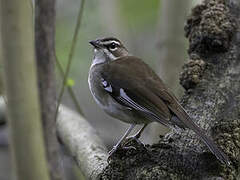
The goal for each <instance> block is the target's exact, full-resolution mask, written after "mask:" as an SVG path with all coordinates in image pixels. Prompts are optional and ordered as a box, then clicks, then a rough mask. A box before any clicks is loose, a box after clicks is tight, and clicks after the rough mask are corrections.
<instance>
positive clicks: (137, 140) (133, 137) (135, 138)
mask: <svg viewBox="0 0 240 180" xmlns="http://www.w3.org/2000/svg"><path fill="white" fill-rule="evenodd" d="M147 125H148V124H144V126H143V127H142V128H141V129H140V130H139V131H138V132H137V133H136V134H135V135H133V136H129V137H127V138H126V142H125V143H124V144H127V143H129V142H130V141H131V140H132V139H134V140H136V142H137V143H138V144H143V143H142V142H141V141H140V140H139V138H140V137H141V134H142V132H143V130H144V129H145V128H146V127H147ZM143 145H144V144H143Z"/></svg>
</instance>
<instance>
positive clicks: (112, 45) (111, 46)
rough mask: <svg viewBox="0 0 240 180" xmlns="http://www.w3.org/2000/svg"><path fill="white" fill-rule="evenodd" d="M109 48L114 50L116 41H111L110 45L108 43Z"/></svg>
mask: <svg viewBox="0 0 240 180" xmlns="http://www.w3.org/2000/svg"><path fill="white" fill-rule="evenodd" d="M109 49H110V50H112V51H113V50H116V49H117V44H116V43H114V42H112V43H111V44H110V45H109Z"/></svg>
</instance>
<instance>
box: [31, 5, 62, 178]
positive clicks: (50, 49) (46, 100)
mask: <svg viewBox="0 0 240 180" xmlns="http://www.w3.org/2000/svg"><path fill="white" fill-rule="evenodd" d="M35 42H36V57H37V67H38V69H37V70H38V85H39V90H40V101H41V110H42V119H43V128H44V136H45V143H46V147H47V157H48V162H49V168H50V174H51V179H53V180H59V179H64V175H63V172H64V171H63V167H62V163H61V162H62V161H61V159H60V151H59V144H58V141H57V136H56V122H55V113H56V80H55V70H54V66H55V0H52V1H48V0H36V3H35Z"/></svg>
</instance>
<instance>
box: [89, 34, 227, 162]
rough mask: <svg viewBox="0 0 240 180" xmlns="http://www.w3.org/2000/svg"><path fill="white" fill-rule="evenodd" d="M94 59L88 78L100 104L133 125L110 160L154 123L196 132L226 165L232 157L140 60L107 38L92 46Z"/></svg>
mask: <svg viewBox="0 0 240 180" xmlns="http://www.w3.org/2000/svg"><path fill="white" fill-rule="evenodd" d="M89 43H90V44H91V45H92V46H93V51H94V53H93V54H94V56H93V60H92V63H91V66H90V70H89V74H88V84H89V89H90V91H91V94H92V96H93V98H94V100H95V101H96V103H97V104H98V105H99V106H100V107H101V108H102V109H103V110H104V111H105V112H106V113H107V114H108V115H110V116H112V117H114V118H116V119H118V120H121V121H123V122H125V123H128V124H130V127H129V128H128V129H127V131H126V132H125V134H124V135H123V136H122V137H121V138H120V140H119V141H118V142H117V144H116V145H115V146H113V148H112V150H111V151H110V152H109V154H110V156H111V155H112V154H113V153H114V152H115V151H116V150H117V149H118V148H119V147H121V145H122V143H123V142H124V141H125V140H126V139H127V138H129V137H128V136H129V134H130V133H131V131H132V130H133V129H134V127H135V126H136V125H142V127H141V129H140V130H139V131H138V132H137V133H136V134H135V135H134V136H132V137H133V138H135V139H139V137H140V136H141V134H142V132H143V130H144V129H145V128H146V126H147V125H148V124H150V123H151V122H158V123H160V124H162V125H164V126H167V127H170V128H175V127H178V128H182V129H185V128H188V129H191V130H192V131H194V132H195V133H196V134H197V135H198V136H199V137H200V139H201V140H202V141H203V142H204V143H205V144H206V145H207V147H208V148H209V149H210V151H211V152H212V153H213V154H214V155H215V156H216V157H217V159H219V160H220V162H222V163H224V164H228V165H229V164H230V161H229V159H228V157H227V156H226V155H225V154H224V153H223V152H222V151H221V150H220V149H219V148H218V146H217V145H216V144H215V143H214V142H213V140H212V139H211V138H209V137H208V136H207V135H206V133H205V131H204V129H202V128H200V127H199V126H198V125H197V124H196V123H194V121H193V120H192V118H191V117H190V116H189V115H188V113H187V112H186V110H185V109H184V108H183V107H182V106H181V104H180V103H179V101H178V99H177V98H176V97H175V95H174V94H173V93H172V92H171V90H170V89H169V88H167V86H166V85H165V84H164V82H163V81H162V79H161V78H160V77H159V76H158V75H157V74H156V73H155V72H154V71H153V70H152V69H151V68H150V67H149V66H148V65H147V64H146V63H145V62H144V61H143V60H142V59H140V58H138V57H136V56H133V55H131V54H130V53H129V52H128V50H127V48H126V47H125V46H124V45H123V43H122V42H121V41H120V40H118V39H117V38H115V37H104V38H98V39H96V40H92V41H90V42H89Z"/></svg>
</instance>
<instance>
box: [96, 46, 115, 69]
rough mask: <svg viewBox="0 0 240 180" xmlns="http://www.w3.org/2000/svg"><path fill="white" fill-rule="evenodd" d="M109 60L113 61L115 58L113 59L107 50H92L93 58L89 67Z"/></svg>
mask: <svg viewBox="0 0 240 180" xmlns="http://www.w3.org/2000/svg"><path fill="white" fill-rule="evenodd" d="M107 57H108V59H110V60H111V61H114V60H116V59H117V57H115V56H114V55H113V54H112V53H111V52H109V51H108V50H105V49H104V50H102V49H96V48H95V49H94V57H93V61H92V64H91V67H93V66H95V65H96V64H101V63H104V62H106V61H107V60H108V59H107Z"/></svg>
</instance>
